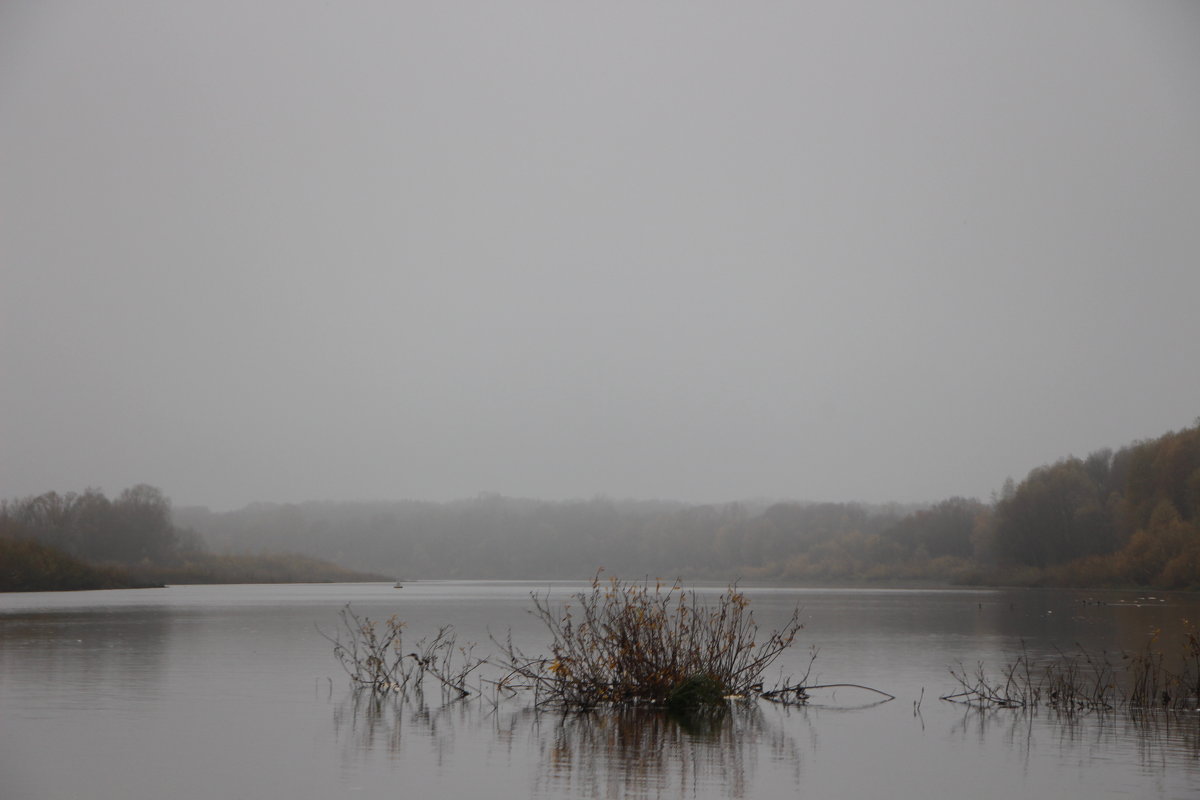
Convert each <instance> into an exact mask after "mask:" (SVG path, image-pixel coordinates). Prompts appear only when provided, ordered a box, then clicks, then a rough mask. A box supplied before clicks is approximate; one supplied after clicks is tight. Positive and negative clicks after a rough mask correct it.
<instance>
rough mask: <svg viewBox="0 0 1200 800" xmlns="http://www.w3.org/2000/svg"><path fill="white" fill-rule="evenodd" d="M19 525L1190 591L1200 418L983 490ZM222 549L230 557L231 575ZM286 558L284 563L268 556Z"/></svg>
mask: <svg viewBox="0 0 1200 800" xmlns="http://www.w3.org/2000/svg"><path fill="white" fill-rule="evenodd" d="M27 540H33V541H36V542H38V543H39V544H41V545H45V546H49V547H52V548H56V549H58V550H60V551H62V552H64V553H66V554H69V555H71V556H74V557H78V558H83V559H86V560H88V561H92V562H98V563H101V564H106V565H122V564H123V565H134V566H139V567H142V568H156V569H157V570H158V574H164V575H168V576H169V575H170V573H169V572H168V571H166V568H176V570H177V572H176V573H175V574H176V575H178V576H180V577H181V578H184V579H188V580H192V581H194V580H198V579H199V580H203V579H205V578H207V579H209V580H234V579H247V577H248V576H251V575H252V574H253V573H252V572H249V571H247V565H248V562H246V561H245V559H247V558H248V557H249V556H252V555H254V554H261V553H264V552H270V553H281V552H289V553H300V554H304V555H305V556H306V557H308V558H309V559H311V558H312V557H316V558H319V559H325V560H328V561H330V562H336V563H337V564H341V565H343V566H344V567H351V568H357V569H360V570H364V571H368V570H369V571H372V572H375V573H380V572H383V573H389V574H394V575H396V576H397V577H401V578H410V579H411V578H448V577H454V578H572V577H573V578H580V577H587V576H588V575H591V574H593V573H594V571H595V570H596V569H598V568H600V567H603V568H605V569H607V570H609V571H610V572H612V573H615V574H621V575H625V576H630V575H646V576H655V577H690V578H718V579H722V580H732V579H736V578H750V579H765V580H779V581H787V582H806V581H881V580H886V581H914V580H920V581H937V582H964V583H996V582H1010V583H1011V582H1019V583H1033V584H1068V585H1097V586H1099V585H1139V586H1161V587H1167V588H1200V419H1198V420H1197V422H1196V424H1195V425H1194V426H1193V427H1191V428H1185V429H1182V430H1180V431H1177V432H1171V433H1167V434H1164V435H1163V436H1161V437H1159V438H1157V439H1153V440H1148V441H1143V442H1138V443H1135V444H1132V445H1129V446H1126V447H1122V448H1120V449H1118V450H1116V451H1113V450H1111V449H1108V448H1104V449H1100V450H1096V451H1094V452H1092V453H1090V454H1089V455H1088V456H1087V457H1086V458H1076V457H1068V458H1064V459H1060V460H1058V461H1056V462H1054V463H1052V464H1048V465H1045V466H1042V467H1038V468H1036V469H1034V470H1032V471H1031V472H1030V473H1029V474H1028V475H1027V476H1026V477H1025V479H1024V480H1022V481H1021V482H1020V483H1016V482H1013V481H1012V480H1009V481H1008V482H1006V484H1005V485H1004V486H1003V488H1002V489H1001V490H1000V491H999V492H998V493H997V494H996V495H995V496H994V497H993V498H992V501H991V502H982V501H980V500H976V499H966V498H961V497H955V498H949V499H946V500H943V501H941V502H938V503H934V504H931V505H928V506H926V507H921V508H906V507H903V506H899V505H896V504H890V505H886V506H881V505H870V504H864V503H763V504H760V505H754V504H747V503H727V504H723V505H688V504H683V503H678V502H668V501H629V500H625V501H621V500H614V499H610V498H603V497H598V498H593V499H591V500H580V501H573V502H561V501H560V502H549V501H544V500H533V499H520V498H508V497H502V496H499V495H485V496H479V497H476V498H473V499H470V500H461V501H456V502H448V503H432V502H418V501H407V502H394V503H363V502H358V503H328V502H312V503H303V504H298V505H295V504H287V505H278V504H270V503H260V504H253V505H251V506H247V507H246V508H244V509H242V510H240V511H233V512H212V511H209V510H207V509H203V508H194V507H193V508H183V509H177V510H175V512H174V514H173V515H172V513H171V509H170V504H169V501H168V500H167V499H166V498H165V497H164V496H163V495H162V493H161V492H159V491H158V490H157V489H154V488H153V487H149V486H145V485H141V486H136V487H133V488H131V489H127V490H125V491H124V492H122V493H121V494H120V495H119V496H118V497H116V498H115V499H113V500H109V499H108V498H107V497H105V496H104V495H103V493H101V492H99V491H96V490H89V491H86V492H84V493H82V494H75V493H66V494H63V495H60V494H59V493H57V492H50V493H45V494H42V495H37V496H31V497H27V498H20V499H13V500H5V501H3V502H0V554H2V553H3V551H4V549H5V548H8V549H9V550H10V551H13V550H12V548H13V546H14V543H17V542H21V541H27ZM209 550H212V551H215V552H217V553H223V554H227V555H224V556H221V557H214V556H211V555H209V554H208V551H209ZM13 552H15V551H13ZM214 558H225V559H227V561H226V562H225V564H224V568H225V570H226V572H225V574H224V575H222V574H221V573H220V571H219V570H217V569H215V566H216V563H215V561H214ZM272 558H274V559H275V571H274V572H273V573H272V572H270V571H267V572H263V573H262V574H263V575H264V576H267V577H265V578H260V579H273V580H304V579H308V580H311V579H315V578H317V577H320V578H323V579H337V578H341V579H348V578H352V577H354V576H352V575H349V574H347V573H342V574H339V573H338V572H337V570H336V569H335V568H333V567H332V566H330V565H325V566H321V565H320V564H318V563H317V562H312V561H311V560H310V561H304V559H297V557H295V556H287V557H280V556H273V557H272ZM238 559H242V562H241V563H240V565H239V564H238ZM269 561H270V559H265V560H264V561H262V562H260V563H258V564H255V565H254V568H255V569H259V568H261V567H262V566H263V565H264V564H268V562H269ZM284 561H287V562H289V563H288V568H289V569H291V570H292V571H291V572H290V573H288V572H286V571H281V570H280V569H278V567H279V566H280V563H282V562H284ZM297 566H300V567H302V568H303V569H308V570H309V573H308V577H303V576H302V575H301V571H297V570H296V569H295V567H297ZM237 569H241V570H242V572H237V571H236V570H237ZM322 569H323V570H324V572H323V573H322V572H321V571H320V570H322ZM205 570H207V571H205ZM288 575H290V577H288ZM0 577H2V576H0Z"/></svg>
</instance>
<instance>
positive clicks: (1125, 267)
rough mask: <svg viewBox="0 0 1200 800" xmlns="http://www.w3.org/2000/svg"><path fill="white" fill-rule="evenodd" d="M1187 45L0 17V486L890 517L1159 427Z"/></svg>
mask: <svg viewBox="0 0 1200 800" xmlns="http://www.w3.org/2000/svg"><path fill="white" fill-rule="evenodd" d="M1197 41H1200V4H1198V3H1195V2H1172V1H1171V0H1164V1H1163V2H1128V0H1056V2H1052V3H1047V2H1043V0H983V2H971V3H963V2H957V0H914V1H913V2H905V3H895V2H887V1H885V0H867V2H860V3H844V2H823V1H820V0H818V1H817V2H796V3H751V4H735V3H727V2H710V1H709V0H686V1H685V0H664V1H663V2H650V3H622V2H571V3H560V2H544V1H543V0H512V1H511V2H504V3H494V2H482V1H481V0H465V2H427V3H421V2H402V3H329V2H318V1H317V0H286V1H285V0H263V1H262V2H254V3H243V2H233V1H232V0H209V1H208V2H195V3H169V2H167V3H163V2H146V1H145V0H105V2H41V1H40V0H6V1H5V2H3V3H0V454H2V457H0V496H3V497H20V496H26V495H30V494H37V493H40V492H44V491H46V490H47V489H50V488H54V487H64V488H67V487H76V488H77V489H79V488H82V487H86V486H91V485H99V486H103V487H108V488H109V489H114V490H120V489H121V488H123V487H130V486H134V485H137V484H138V483H140V482H143V481H149V482H151V483H152V484H153V485H155V486H157V487H160V488H161V489H162V491H163V492H164V493H166V494H167V495H168V496H170V497H171V499H172V500H173V501H174V502H175V503H176V504H178V505H185V506H193V505H205V506H209V507H211V508H214V509H218V510H229V509H235V508H240V507H242V506H244V505H245V504H246V503H248V502H252V501H258V500H265V501H274V502H287V501H296V502H299V501H303V500H309V499H332V500H337V499H381V500H397V499H401V498H410V497H412V498H419V499H427V500H435V501H448V500H453V499H455V498H461V497H474V496H475V495H477V494H478V493H480V492H492V493H497V494H500V495H503V496H507V497H538V498H543V499H546V500H555V501H561V500H567V499H569V498H576V497H592V496H594V495H605V496H610V497H635V498H655V497H662V498H672V499H676V500H679V501H682V502H684V503H687V504H692V505H695V504H707V503H721V502H724V501H726V500H729V499H732V498H739V497H757V496H768V497H778V498H797V497H798V498H807V499H822V500H833V501H849V500H854V499H861V500H866V501H871V502H876V503H887V502H890V501H899V502H904V503H910V502H928V501H930V500H932V499H936V498H940V497H950V496H963V497H987V496H988V493H989V492H991V491H992V490H994V489H995V488H996V487H997V486H999V485H1000V484H1002V482H1003V480H1004V478H1005V476H1007V475H1019V474H1021V473H1023V472H1024V471H1025V470H1026V469H1028V467H1029V465H1031V464H1041V463H1047V462H1049V461H1052V460H1053V459H1055V458H1058V457H1059V456H1060V455H1061V454H1063V453H1071V452H1076V453H1082V452H1086V451H1087V450H1088V448H1091V447H1094V446H1095V443H1097V442H1127V441H1132V440H1135V439H1139V438H1144V437H1148V436H1154V435H1157V434H1159V433H1161V432H1162V431H1164V430H1168V429H1170V428H1172V427H1175V426H1178V425H1181V424H1186V423H1187V422H1188V421H1190V420H1191V418H1192V417H1193V416H1194V414H1195V410H1194V408H1195V402H1196V399H1197V398H1198V397H1200V370H1198V369H1196V365H1197V364H1198V363H1200V329H1198V325H1200V323H1198V321H1197V320H1198V318H1197V314H1196V303H1195V298H1196V297H1197V296H1200V269H1197V267H1196V254H1197V253H1200V225H1197V224H1196V220H1197V219H1200V147H1197V144H1196V143H1197V142H1200V92H1198V91H1197V90H1196V87H1197V86H1198V85H1200V47H1197V46H1196V44H1197ZM639 513H640V512H639Z"/></svg>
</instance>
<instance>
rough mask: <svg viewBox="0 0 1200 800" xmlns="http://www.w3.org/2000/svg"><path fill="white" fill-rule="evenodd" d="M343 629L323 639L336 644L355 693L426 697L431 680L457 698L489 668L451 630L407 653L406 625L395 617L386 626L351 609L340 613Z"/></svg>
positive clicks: (442, 631)
mask: <svg viewBox="0 0 1200 800" xmlns="http://www.w3.org/2000/svg"><path fill="white" fill-rule="evenodd" d="M338 618H339V620H340V623H341V624H340V626H339V628H338V630H337V632H335V633H334V634H333V635H329V634H327V633H325V632H324V631H321V635H322V636H324V637H325V638H326V639H327V640H328V641H330V642H331V643H333V654H334V656H336V657H337V659H338V662H339V663H340V664H341V665H342V669H344V670H345V671H346V674H347V675H349V676H350V680H351V682H352V683H353V684H354V686H355V688H361V689H369V690H371V691H373V692H402V693H408V692H410V691H411V692H421V691H422V689H423V685H424V679H425V678H426V677H432V678H433V679H434V680H435V681H436V682H437V683H439V684H440V685H441V687H442V689H443V690H444V691H446V692H449V693H451V694H452V695H456V696H458V697H466V696H467V695H469V694H470V693H471V690H470V689H468V688H467V679H468V678H469V677H470V675H471V673H472V672H474V671H475V670H476V669H478V668H479V667H480V666H482V665H483V664H485V663H486V659H480V658H475V657H474V656H473V654H472V653H473V650H474V645H466V646H459V644H458V642H457V640H456V637H455V635H454V630H453V629H452V628H451V627H449V626H444V627H442V628H439V629H438V632H437V634H435V635H434V636H432V637H427V638H424V639H421V640H419V641H418V642H417V643H416V645H415V647H414V649H413V650H411V651H410V652H407V653H406V652H404V651H405V647H404V623H403V622H402V621H400V619H399V618H398V617H396V616H395V615H394V614H393V615H392V616H390V617H388V618H387V619H386V620H384V622H383V623H382V624H381V623H379V622H377V621H375V620H372V619H371V618H370V617H366V616H359V615H358V614H356V613H355V612H354V611H353V610H352V609H351V608H350V606H349V605H346V607H345V608H343V609H342V610H341V612H340V613H339V614H338Z"/></svg>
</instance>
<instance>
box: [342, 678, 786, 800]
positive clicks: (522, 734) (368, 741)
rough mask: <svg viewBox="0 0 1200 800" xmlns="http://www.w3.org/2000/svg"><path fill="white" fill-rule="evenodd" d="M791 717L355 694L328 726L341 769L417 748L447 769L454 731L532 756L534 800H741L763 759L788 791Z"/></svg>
mask: <svg viewBox="0 0 1200 800" xmlns="http://www.w3.org/2000/svg"><path fill="white" fill-rule="evenodd" d="M771 710H772V711H774V710H775V709H771ZM788 716H789V715H786V714H783V715H776V714H771V715H770V716H768V715H766V714H764V713H763V709H762V708H761V707H760V706H758V705H757V704H753V703H750V704H747V703H732V704H730V705H728V706H727V707H722V708H720V709H717V710H712V711H702V712H697V713H692V714H687V715H673V714H668V713H666V712H663V711H657V710H650V709H643V708H622V709H609V710H603V711H592V712H589V713H571V714H564V713H558V712H550V711H538V710H536V709H535V708H533V707H531V706H525V705H520V704H514V705H512V706H509V705H507V704H504V703H501V704H490V703H488V702H487V701H484V700H479V699H476V700H467V701H461V702H452V703H448V704H440V701H439V702H438V703H436V704H435V703H429V702H426V698H423V697H420V696H418V697H415V698H407V699H406V698H404V697H402V696H399V695H387V696H382V697H380V696H375V695H372V694H370V693H369V692H362V691H359V692H350V693H348V694H347V695H346V696H345V697H344V698H343V699H342V701H341V702H340V703H338V704H337V706H336V707H335V710H334V726H335V728H336V730H337V734H338V738H339V740H340V741H341V743H342V746H343V748H344V750H343V755H344V758H345V759H346V760H347V763H353V762H355V761H357V760H359V759H361V757H362V755H363V753H364V752H367V751H378V750H380V749H382V750H385V751H386V752H388V753H389V755H390V756H391V757H393V758H397V759H400V758H404V757H405V750H406V747H409V746H411V745H414V744H416V743H417V742H419V744H420V749H421V750H422V751H424V750H425V749H426V748H428V747H429V746H430V745H431V744H432V753H433V757H434V758H435V760H436V762H437V764H438V765H442V764H449V763H450V762H451V761H452V759H453V758H454V756H455V751H456V749H457V748H458V744H459V742H458V738H459V737H458V734H459V733H460V732H461V733H462V734H463V736H464V738H466V739H467V740H469V741H471V742H474V741H477V740H478V737H479V734H480V732H481V731H486V732H487V734H488V735H490V736H491V738H492V742H493V744H494V745H499V746H500V748H501V749H506V750H508V751H510V752H511V751H512V750H513V749H514V748H515V749H518V750H521V751H522V752H528V753H530V754H531V755H533V756H534V760H535V761H536V767H535V768H534V770H533V774H532V782H533V785H532V786H531V791H532V792H534V793H535V794H538V795H547V796H555V797H634V798H636V797H673V796H678V797H691V796H695V795H696V794H697V793H698V792H701V791H702V790H704V789H706V788H709V789H712V788H714V787H719V788H720V793H721V794H722V795H723V796H727V797H748V796H751V795H752V793H753V792H752V788H753V785H754V781H755V776H756V773H757V772H758V769H759V766H760V762H761V761H762V760H763V759H767V760H769V761H770V762H771V765H772V769H773V771H775V772H778V771H779V769H780V767H782V768H783V771H784V772H785V773H786V780H787V782H788V783H790V784H792V785H795V784H797V783H798V782H799V780H800V777H801V766H802V760H803V759H802V756H801V749H800V747H799V746H798V745H797V743H796V741H795V739H794V737H793V736H792V735H790V734H789V733H788V732H787V731H786V730H785V728H784V725H783V724H782V722H783V721H784V720H785V719H787V718H788ZM791 716H793V717H795V716H799V715H791ZM471 746H472V745H470V744H469V745H468V748H470V747H471ZM775 780H778V776H777V777H776V778H775Z"/></svg>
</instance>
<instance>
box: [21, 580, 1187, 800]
mask: <svg viewBox="0 0 1200 800" xmlns="http://www.w3.org/2000/svg"><path fill="white" fill-rule="evenodd" d="M585 586H586V584H580V583H555V584H545V583H540V584H526V583H519V582H471V581H455V582H449V581H447V582H440V581H438V582H414V583H410V584H407V585H406V586H405V587H404V588H403V589H396V588H393V587H392V586H390V585H388V584H322V585H280V586H189V587H170V588H166V589H143V590H134V591H110V592H72V593H45V594H40V593H31V594H9V595H0V797H2V798H4V799H5V800H44V799H48V798H53V799H54V800H69V799H70V798H88V800H104V799H105V798H122V799H123V800H138V799H140V798H166V797H169V798H176V799H177V800H190V799H191V798H268V799H269V798H288V799H289V800H296V799H297V798H329V797H364V798H374V797H398V796H404V797H417V796H424V797H495V798H505V797H540V798H584V797H589V798H590V797H606V798H607V797H613V798H617V797H645V798H710V797H711V798H729V797H799V796H804V797H855V798H876V797H878V798H885V797H886V798H893V799H894V798H900V799H901V800H903V798H928V797H972V798H1003V799H1004V800H1011V799H1012V798H1024V797H1029V798H1035V797H1036V798H1040V797H1055V798H1088V799H1089V800H1094V799H1095V798H1118V797H1120V798H1127V797H1138V798H1185V797H1186V798H1194V797H1196V796H1198V795H1200V714H1198V713H1197V712H1173V713H1166V712H1157V713H1150V714H1141V715H1137V716H1131V715H1129V714H1127V713H1108V714H1098V713H1085V714H1077V715H1074V716H1073V717H1064V716H1062V715H1059V714H1057V713H1054V712H1052V711H1048V710H1046V709H1042V710H1039V711H1037V712H1032V713H1031V712H1024V711H1014V710H993V711H979V710H975V709H972V708H968V707H965V706H962V705H958V704H955V703H950V702H946V701H942V700H939V699H938V697H939V696H940V695H944V694H948V693H950V692H953V691H954V690H956V688H957V684H956V683H955V681H954V679H953V677H952V676H951V675H950V672H949V668H950V667H956V668H957V667H958V666H959V665H962V666H963V667H964V668H966V669H968V670H971V671H973V670H974V669H975V667H976V665H977V664H979V663H982V664H984V665H985V668H987V669H988V670H989V672H991V671H995V672H997V673H998V671H999V669H1000V668H1002V667H1003V666H1004V665H1005V664H1007V663H1011V662H1012V661H1014V660H1015V659H1016V658H1017V657H1019V656H1020V655H1021V654H1022V653H1026V654H1028V655H1029V656H1030V657H1031V658H1035V659H1036V658H1040V657H1042V656H1046V655H1053V654H1054V653H1055V652H1056V650H1057V649H1062V650H1065V651H1069V652H1070V651H1074V649H1075V648H1076V647H1077V645H1082V646H1083V647H1085V648H1086V649H1088V650H1089V651H1090V652H1093V653H1099V652H1101V651H1104V650H1108V651H1110V652H1115V651H1117V650H1120V649H1127V650H1136V649H1139V648H1141V647H1144V646H1145V644H1146V642H1147V639H1148V637H1150V636H1151V635H1154V634H1155V633H1156V632H1157V635H1158V636H1159V641H1160V642H1163V643H1169V642H1171V641H1173V640H1174V637H1178V636H1179V635H1180V631H1181V630H1183V629H1184V627H1185V626H1186V625H1187V624H1188V623H1187V622H1185V620H1200V598H1198V597H1196V596H1193V595H1160V596H1153V597H1147V596H1143V595H1139V594H1136V593H1115V592H1108V593H1096V592H1066V591H1044V590H1023V591H1009V590H861V589H845V590H843V589H782V588H767V587H744V589H745V591H746V593H747V595H748V596H749V598H750V600H751V609H753V610H754V612H755V616H756V619H757V620H758V621H759V623H760V625H761V626H762V627H764V628H767V629H770V628H774V627H778V626H780V625H782V624H783V623H784V622H785V621H786V619H787V618H788V616H789V614H790V613H791V611H792V609H793V608H794V607H796V606H797V605H798V606H799V607H800V608H801V615H802V618H803V619H804V621H805V629H804V631H803V632H802V633H801V636H800V637H799V640H798V643H797V645H796V646H795V647H793V649H792V650H790V651H789V652H788V654H787V655H786V657H785V658H784V659H782V660H781V663H780V664H779V665H778V667H779V669H776V668H772V672H770V673H768V679H769V680H768V682H771V680H773V679H774V678H776V677H778V676H779V670H782V671H783V673H784V674H792V673H802V672H804V670H805V668H806V666H807V664H808V662H809V658H810V653H811V650H810V648H811V647H813V646H815V647H817V648H819V652H818V654H817V658H816V661H815V663H814V670H813V675H812V677H811V679H810V682H811V683H816V682H821V683H858V684H864V685H868V686H872V687H876V688H879V689H882V690H885V691H887V692H890V693H892V694H894V695H896V699H895V700H893V701H891V702H886V703H882V704H880V703H877V702H876V701H877V700H878V697H877V696H875V695H872V694H870V693H868V692H864V691H861V690H855V689H845V688H843V689H836V690H829V691H825V692H821V693H818V694H817V695H816V696H814V698H813V701H812V702H811V704H810V705H809V706H806V707H801V708H784V707H779V706H775V705H773V704H769V703H765V702H759V703H757V704H754V705H751V706H748V707H747V706H736V707H734V708H733V709H732V710H731V711H730V713H728V714H726V715H725V716H724V717H721V718H719V719H717V720H715V721H711V722H709V723H707V724H684V723H680V722H678V721H676V720H673V719H668V718H666V717H664V716H660V715H656V714H653V713H624V714H616V713H596V714H591V715H585V716H579V715H574V716H563V715H560V714H556V713H549V712H544V711H543V712H541V713H537V712H535V711H534V710H533V709H532V708H531V707H530V705H529V703H528V702H526V701H524V700H522V699H510V700H501V701H500V702H499V703H498V704H494V703H491V702H488V701H480V700H476V701H468V702H455V703H450V704H444V703H442V701H441V697H440V694H439V693H438V692H437V691H431V692H427V693H426V696H425V699H424V702H416V701H408V702H404V701H402V700H400V699H398V698H389V699H388V700H386V701H384V702H382V703H376V702H371V701H369V700H368V699H367V698H363V697H362V696H358V697H356V696H355V695H354V694H353V693H352V692H351V691H349V681H348V678H347V677H346V675H345V674H344V673H343V672H342V671H341V669H340V667H339V665H338V663H337V661H336V660H335V659H334V657H333V655H332V651H331V647H330V645H329V643H328V642H327V641H326V640H325V639H324V638H322V636H321V632H320V631H319V630H318V628H320V629H322V630H324V631H326V632H332V631H333V630H334V629H335V628H336V626H337V624H338V612H339V610H340V609H342V608H343V607H344V606H345V604H347V603H350V604H352V607H353V608H354V609H355V610H356V611H357V612H359V613H362V614H367V615H369V616H371V617H373V618H386V617H387V616H389V615H391V614H396V615H398V616H399V617H400V618H401V619H403V620H405V622H406V624H407V628H406V630H407V631H408V632H409V634H408V635H409V636H411V637H412V638H419V637H420V636H422V635H426V634H431V633H433V632H434V631H435V630H436V629H437V628H438V627H439V626H441V625H447V624H448V625H453V626H454V628H455V630H456V632H457V635H458V640H459V642H460V643H461V642H468V641H473V642H477V643H478V646H477V653H479V654H485V653H486V652H488V651H492V650H494V647H493V646H492V645H491V643H490V640H489V636H490V635H495V636H504V635H506V633H507V632H508V631H510V630H511V632H512V636H513V639H514V641H516V642H517V643H518V644H520V645H522V646H523V647H524V648H526V649H528V650H533V651H538V652H544V651H545V645H546V640H547V636H546V635H545V634H544V632H543V631H542V629H541V628H540V623H539V622H538V621H537V620H536V618H534V617H533V616H531V615H530V614H528V613H527V612H528V609H530V608H531V601H530V597H529V595H530V592H532V591H537V592H543V593H544V592H550V593H551V594H552V596H555V597H563V598H565V597H566V596H568V595H569V594H570V593H571V592H573V591H578V590H581V589H583V588H584V587H585ZM698 591H699V592H700V593H701V594H702V595H704V594H707V593H709V592H712V593H713V594H715V593H716V592H718V591H719V589H711V590H709V589H703V588H701V589H699V590H698Z"/></svg>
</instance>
